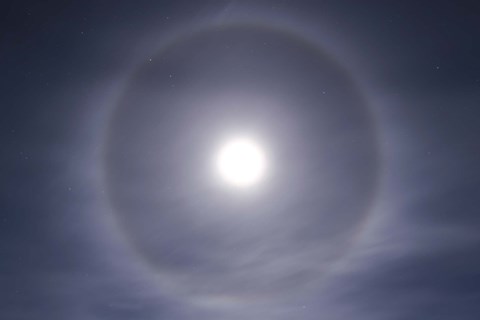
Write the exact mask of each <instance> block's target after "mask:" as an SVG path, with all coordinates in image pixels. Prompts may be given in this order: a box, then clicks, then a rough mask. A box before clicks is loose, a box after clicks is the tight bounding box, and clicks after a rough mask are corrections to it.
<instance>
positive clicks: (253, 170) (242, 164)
mask: <svg viewBox="0 0 480 320" xmlns="http://www.w3.org/2000/svg"><path fill="white" fill-rule="evenodd" d="M216 160H217V163H216V165H217V169H218V172H219V173H220V176H221V177H222V178H223V180H225V181H226V182H228V183H230V184H231V185H233V186H237V187H249V186H252V185H254V184H256V183H257V182H259V181H260V180H261V178H262V177H263V176H264V174H265V169H266V159H265V154H264V152H263V150H262V149H261V148H260V147H259V146H258V145H257V144H256V143H255V142H254V141H252V140H250V139H248V138H236V139H232V140H230V141H228V142H227V143H226V144H225V145H224V146H223V147H222V148H221V149H220V152H219V153H218V156H217V159H216Z"/></svg>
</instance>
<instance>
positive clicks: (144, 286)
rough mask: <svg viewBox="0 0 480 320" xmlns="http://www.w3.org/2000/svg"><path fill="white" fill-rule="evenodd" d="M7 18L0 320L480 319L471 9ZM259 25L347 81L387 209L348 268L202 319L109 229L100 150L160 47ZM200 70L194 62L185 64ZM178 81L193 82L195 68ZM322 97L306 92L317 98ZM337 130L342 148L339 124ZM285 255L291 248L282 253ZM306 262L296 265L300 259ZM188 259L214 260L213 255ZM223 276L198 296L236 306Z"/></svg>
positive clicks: (54, 13) (222, 6)
mask: <svg viewBox="0 0 480 320" xmlns="http://www.w3.org/2000/svg"><path fill="white" fill-rule="evenodd" d="M5 7H6V10H4V12H5V13H4V15H2V16H3V17H4V19H2V20H3V22H2V33H1V43H0V50H1V51H0V55H1V57H2V62H0V74H1V75H2V77H1V79H0V84H1V88H2V94H1V95H0V108H1V111H2V116H1V117H0V127H1V130H2V138H1V139H2V157H1V159H0V164H1V168H0V177H1V181H2V183H1V184H0V192H1V193H0V194H1V203H2V204H1V208H0V210H1V211H0V237H1V241H0V301H1V302H0V310H1V311H0V316H1V317H2V318H6V319H37V318H39V317H41V318H48V319H65V318H68V319H132V318H133V319H167V318H175V319H193V318H195V319H245V318H251V319H291V318H296V319H324V318H325V319H402V320H403V319H412V318H422V319H452V318H455V319H460V320H463V319H465V320H470V319H472V320H473V319H477V318H478V316H479V315H480V309H479V307H478V301H480V272H479V271H478V270H480V252H479V249H478V248H480V236H479V228H480V220H479V216H480V215H479V209H478V208H479V204H480V203H479V200H478V198H479V191H480V190H479V185H480V168H479V163H480V152H479V151H478V150H479V142H478V138H479V137H480V125H479V124H480V123H479V120H478V119H479V117H480V113H479V112H480V111H479V109H478V106H479V105H480V62H479V61H478V59H477V57H478V56H479V55H480V41H479V40H478V39H479V36H480V22H479V21H480V8H479V6H478V4H476V3H475V2H473V1H471V2H470V1H459V2H453V1H440V2H436V3H435V4H428V3H418V2H413V1H407V2H402V3H388V4H387V3H385V2H380V1H375V2H370V3H358V2H354V1H323V2H321V3H319V4H312V3H307V2H301V3H298V2H294V1H272V2H269V1H266V2H262V3H261V4H256V3H255V2H235V1H230V2H223V1H203V2H187V1H185V2H182V1H180V2H178V1H170V2H148V1H135V2H128V1H120V2H115V3H102V4H97V3H96V2H94V1H86V2H82V3H72V4H63V3H60V2H58V1H47V2H46V3H42V4H38V3H36V2H28V1H22V2H12V3H11V4H10V5H7V6H5ZM250 15H251V16H255V17H256V18H257V19H261V18H263V17H264V21H270V20H269V19H272V20H275V19H276V20H275V21H278V20H280V21H282V19H285V21H287V20H288V21H289V23H290V25H301V24H302V23H304V25H305V26H308V28H306V29H309V30H310V34H314V35H316V36H317V37H318V38H317V39H316V40H317V41H316V43H317V44H319V45H320V47H321V48H323V49H325V51H327V52H328V53H329V54H330V55H331V56H332V57H333V59H334V60H336V61H337V63H338V64H339V65H341V66H343V67H344V68H345V70H348V72H350V73H352V78H353V79H355V81H356V83H357V85H358V88H359V90H360V91H361V92H362V94H363V95H364V96H365V99H366V101H367V102H368V103H369V104H370V106H371V108H372V110H374V116H375V119H376V123H377V125H378V128H377V129H376V130H378V131H379V132H380V135H379V136H380V137H381V138H380V139H379V140H380V141H379V145H380V152H381V159H382V160H383V163H382V167H381V168H380V167H378V168H377V169H378V170H381V173H382V180H381V183H380V191H379V193H378V194H377V198H376V202H375V204H374V205H373V206H372V212H371V215H370V218H369V219H368V224H367V225H366V226H365V228H364V229H363V232H362V233H361V234H360V235H358V236H357V237H355V238H354V240H353V246H352V247H351V248H350V250H349V251H348V255H345V256H343V259H341V260H338V261H336V262H337V263H336V264H335V265H334V267H332V269H331V270H330V272H329V273H328V274H327V276H324V277H323V278H322V281H320V282H319V284H318V286H314V287H313V288H309V289H308V290H305V291H299V292H295V291H292V294H291V295H290V296H288V294H287V295H286V296H282V297H278V296H274V298H273V299H271V300H269V301H266V302H262V303H255V298H254V291H255V290H253V291H248V290H247V291H245V292H247V293H248V294H246V296H245V297H244V298H245V299H244V300H242V303H245V304H238V301H232V300H231V299H230V300H229V299H224V300H222V299H220V298H221V297H210V298H211V299H210V300H209V299H203V300H202V299H197V300H195V301H194V302H192V301H189V296H188V295H185V294H182V293H178V292H176V291H174V290H173V291H172V290H171V289H170V287H167V286H166V285H165V283H164V282H162V280H161V279H158V277H157V274H156V272H152V270H151V269H149V268H150V267H149V266H148V264H145V261H144V257H142V255H141V254H140V255H139V254H138V248H137V249H135V247H133V248H132V247H131V243H130V240H129V238H128V236H125V234H123V233H122V231H121V230H120V231H119V228H118V226H117V225H116V224H115V223H114V221H115V218H113V217H115V216H114V214H113V213H112V209H111V207H109V205H108V201H106V199H107V195H108V193H109V189H108V185H104V184H102V178H101V175H102V171H101V167H102V165H101V161H102V160H101V156H99V154H100V151H99V150H100V149H101V143H100V142H101V141H103V138H104V136H103V135H102V134H103V132H104V127H105V126H106V124H107V122H108V121H107V119H108V115H109V110H110V107H111V105H112V103H111V102H112V101H113V100H114V99H116V97H118V95H119V89H118V88H120V87H121V84H122V83H123V81H124V80H125V79H126V78H127V77H128V76H129V74H130V72H131V70H132V69H134V68H133V67H134V66H135V65H138V64H139V63H140V64H145V63H146V62H147V61H146V59H147V58H148V57H155V56H156V55H157V54H158V51H156V48H158V45H156V44H154V43H152V41H151V40H152V39H156V40H158V41H159V42H160V40H161V39H164V38H165V37H168V36H169V35H171V34H175V33H176V32H177V30H178V29H181V28H186V29H187V31H188V28H190V27H189V26H190V25H195V23H199V21H203V22H205V21H207V22H210V21H217V20H221V21H225V20H226V21H228V19H230V17H240V18H238V19H240V20H241V19H243V17H245V16H250ZM222 19H223V20H222ZM292 21H293V23H292ZM287 29H288V28H287ZM295 32H296V31H292V33H295ZM300 36H302V35H300ZM332 39H333V40H332ZM285 45H286V44H285ZM252 46H253V45H252ZM286 46H288V45H286ZM203 50H204V52H208V48H207V49H205V48H204V49H203ZM200 51H201V50H200ZM189 55H191V56H192V57H195V54H194V52H190V53H189ZM266 55H273V53H272V52H268V51H267V52H266ZM191 59H193V58H190V57H189V56H188V55H187V58H186V60H185V61H187V62H188V61H192V60H191ZM241 61H244V60H241ZM176 63H177V67H179V66H182V65H183V66H185V67H186V69H185V70H186V71H185V72H187V71H188V68H187V66H188V63H186V62H182V60H181V59H180V60H179V61H178V62H176ZM219 63H223V62H221V61H219ZM147 71H148V69H147ZM213 75H218V73H215V72H213ZM246 78H248V77H246ZM154 79H155V77H154ZM266 79H269V75H268V74H267V75H266ZM315 79H316V76H315V75H314V74H313V75H312V77H311V78H310V80H312V81H313V80H315ZM167 81H168V80H167ZM269 81H271V79H270V80H269ZM342 81H343V80H341V81H340V82H342ZM285 83H287V81H286V80H285ZM178 84H179V85H181V83H178ZM205 88H208V86H205ZM260 89H261V88H260ZM207 91H208V90H207ZM122 92H123V91H122ZM287 93H288V92H285V95H287ZM147 98H148V96H147ZM176 101H178V100H176ZM346 110H349V109H348V108H347V109H346ZM289 112H291V114H292V116H298V115H299V114H300V113H295V112H298V110H297V111H296V110H293V109H292V110H289ZM347 113H348V112H347ZM140 118H141V117H140ZM143 119H144V120H145V118H143ZM277 119H278V118H277ZM144 120H142V121H144ZM341 124H342V125H341V126H340V127H341V128H342V130H343V131H344V132H348V129H349V127H348V124H347V122H346V121H345V122H341ZM342 126H343V127H342ZM140 127H141V125H140ZM184 131H185V130H184ZM315 141H318V139H315ZM332 143H333V142H332ZM345 150H346V151H345V152H346V154H347V155H348V154H349V152H350V154H351V152H353V151H352V150H351V149H348V148H347V149H345ZM312 161H313V160H312ZM342 178H344V177H342ZM308 190H310V189H308ZM355 196H358V193H356V192H354V193H353V194H352V197H353V198H355ZM349 198H351V197H349ZM302 199H303V198H302ZM299 201H301V199H300V198H299ZM316 205H317V206H318V205H319V204H318V203H317V204H316ZM137 209H138V208H137ZM307 217H308V215H307ZM312 221H314V220H311V219H310V218H306V219H305V221H303V222H305V223H307V224H308V223H311V222H312ZM294 222H295V221H294ZM297 222H299V221H297ZM300 222H301V221H300ZM274 225H277V224H276V223H270V226H271V227H272V226H274ZM313 226H314V225H313V223H311V225H310V226H309V227H311V228H312V227H313ZM284 228H286V227H284ZM120 229H121V228H120ZM311 230H314V228H312V229H311ZM179 231H181V230H179ZM193 231H195V230H194V229H193V230H192V232H193ZM310 232H312V231H310ZM172 233H173V234H174V233H175V230H172ZM180 233H181V232H180ZM269 234H270V233H266V234H264V235H263V237H264V238H265V239H268V237H269ZM313 234H315V233H313ZM214 238H215V240H216V241H218V240H219V239H220V240H221V239H222V238H221V236H217V235H215V236H214ZM186 243H187V244H188V242H186ZM279 243H280V244H281V245H282V246H284V245H290V246H292V248H293V247H294V245H295V242H294V241H293V240H291V239H288V238H287V239H283V240H282V241H280V242H279ZM150 245H151V244H149V246H150ZM192 245H193V244H192ZM215 245H218V243H216V244H215ZM297 245H298V246H299V248H302V250H303V249H304V248H303V242H301V241H300V242H299V244H297ZM189 246H190V244H189V245H184V246H183V248H184V249H185V250H187V249H188V247H189ZM190 249H191V248H190ZM202 250H203V249H202ZM185 252H187V260H184V261H182V262H181V263H187V264H188V261H191V260H188V259H192V256H191V253H188V250H187V251H185ZM191 252H196V253H197V254H198V252H202V254H200V255H199V258H204V253H205V252H208V247H207V248H205V251H201V250H200V251H199V250H196V251H191ZM300 253H301V252H300ZM300 256H301V255H300ZM301 257H302V256H301ZM172 259H173V258H172ZM167 262H169V261H168V259H167ZM224 262H226V263H227V264H228V263H229V262H232V261H229V260H228V261H224ZM278 264H279V263H278V262H277V263H276V264H275V265H276V266H278ZM184 267H185V268H187V267H195V265H193V264H192V265H185V266H184ZM207 267H211V265H209V264H207ZM187 269H188V268H187ZM212 270H214V269H212ZM212 270H209V272H213V271H212ZM272 270H273V268H272ZM222 272H225V273H224V275H225V278H223V276H222V277H220V278H219V277H217V276H214V277H212V278H208V277H207V278H205V279H206V281H207V282H208V281H210V280H215V281H220V283H221V284H224V285H225V286H226V287H227V288H228V286H229V284H225V283H224V282H222V281H224V280H219V279H227V278H228V272H226V271H222ZM282 277H283V276H282ZM205 279H204V280H205ZM306 279H307V280H311V279H312V275H311V274H309V275H307V276H306ZM197 280H198V279H197ZM289 281H292V280H289ZM302 281H305V278H303V280H302ZM200 282H201V281H200ZM293 282H294V283H295V280H293ZM285 283H288V281H286V282H285ZM220 287H222V286H220ZM198 290H200V291H201V289H198ZM205 290H206V291H208V290H207V289H205ZM227 291H228V290H227ZM286 291H287V292H288V290H286ZM250 296H251V297H250ZM214 298H215V299H214ZM245 301H248V302H245Z"/></svg>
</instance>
